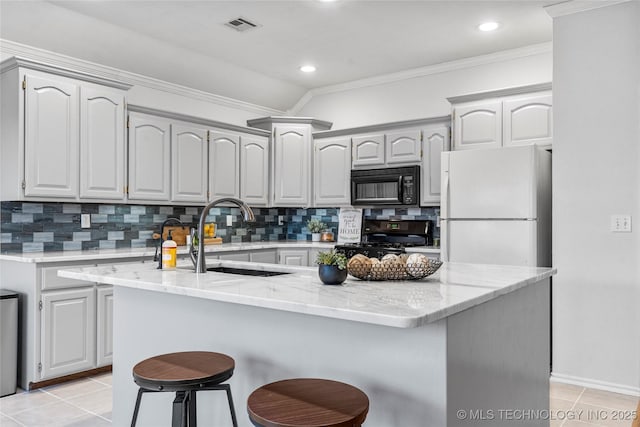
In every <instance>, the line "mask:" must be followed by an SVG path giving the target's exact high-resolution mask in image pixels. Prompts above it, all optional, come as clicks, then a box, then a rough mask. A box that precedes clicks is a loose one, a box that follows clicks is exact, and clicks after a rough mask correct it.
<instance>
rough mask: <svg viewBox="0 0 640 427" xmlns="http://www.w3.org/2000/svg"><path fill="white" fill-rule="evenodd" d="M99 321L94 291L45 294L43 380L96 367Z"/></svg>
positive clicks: (42, 323) (43, 296) (43, 294)
mask: <svg viewBox="0 0 640 427" xmlns="http://www.w3.org/2000/svg"><path fill="white" fill-rule="evenodd" d="M95 319H96V301H95V291H94V289H93V288H84V289H77V290H65V291H52V292H43V293H42V312H41V334H42V335H41V348H42V355H41V363H42V372H41V374H40V375H41V378H40V379H46V378H51V377H59V376H62V375H66V374H70V373H73V372H78V371H83V370H87V369H92V368H94V367H95V359H96V353H95V351H96V341H95V339H96V324H95Z"/></svg>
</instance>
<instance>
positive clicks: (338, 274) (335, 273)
mask: <svg viewBox="0 0 640 427" xmlns="http://www.w3.org/2000/svg"><path fill="white" fill-rule="evenodd" d="M318 276H320V280H322V283H324V284H325V285H339V284H341V283H342V282H344V281H345V280H347V269H346V268H345V269H344V270H338V266H336V265H324V264H322V265H319V266H318Z"/></svg>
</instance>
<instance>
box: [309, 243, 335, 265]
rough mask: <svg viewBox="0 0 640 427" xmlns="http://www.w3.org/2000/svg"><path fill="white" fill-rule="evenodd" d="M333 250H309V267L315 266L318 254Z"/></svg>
mask: <svg viewBox="0 0 640 427" xmlns="http://www.w3.org/2000/svg"><path fill="white" fill-rule="evenodd" d="M331 249H333V248H327V249H309V264H308V266H309V267H315V266H316V265H318V264H316V259H318V253H320V252H326V251H330V250H331Z"/></svg>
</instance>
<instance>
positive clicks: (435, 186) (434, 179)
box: [420, 126, 449, 206]
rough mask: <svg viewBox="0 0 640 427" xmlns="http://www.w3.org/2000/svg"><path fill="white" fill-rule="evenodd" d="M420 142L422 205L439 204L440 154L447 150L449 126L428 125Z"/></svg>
mask: <svg viewBox="0 0 640 427" xmlns="http://www.w3.org/2000/svg"><path fill="white" fill-rule="evenodd" d="M422 135H423V142H422V150H423V157H422V171H421V174H422V182H421V183H420V187H421V188H422V196H421V197H420V204H421V205H422V206H429V205H439V204H440V172H441V169H442V167H441V165H440V154H442V152H443V151H449V128H448V127H447V126H437V127H429V128H425V129H424V130H423V133H422Z"/></svg>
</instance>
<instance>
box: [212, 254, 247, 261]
mask: <svg viewBox="0 0 640 427" xmlns="http://www.w3.org/2000/svg"><path fill="white" fill-rule="evenodd" d="M250 258H251V257H250V256H249V252H230V253H226V254H220V258H219V259H221V260H224V261H245V262H249V261H251V259H250Z"/></svg>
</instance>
